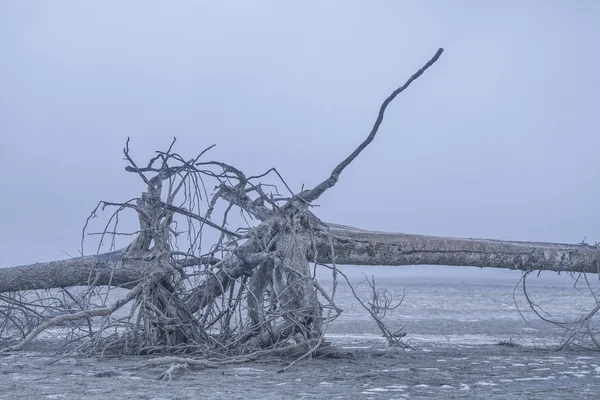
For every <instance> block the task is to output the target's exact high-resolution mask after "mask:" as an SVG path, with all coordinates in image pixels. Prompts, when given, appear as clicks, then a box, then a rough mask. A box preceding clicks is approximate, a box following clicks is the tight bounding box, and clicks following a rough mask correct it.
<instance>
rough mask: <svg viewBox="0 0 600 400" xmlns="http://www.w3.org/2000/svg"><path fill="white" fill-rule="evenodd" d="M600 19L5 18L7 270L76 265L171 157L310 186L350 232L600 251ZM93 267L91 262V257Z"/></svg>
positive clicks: (472, 4)
mask: <svg viewBox="0 0 600 400" xmlns="http://www.w3.org/2000/svg"><path fill="white" fill-rule="evenodd" d="M599 39H600V2H598V1H594V0H589V1H584V0H581V1H575V0H573V1H568V0H565V1H502V2H500V1H496V2H491V1H489V2H487V1H486V2H483V1H452V2H450V1H442V0H440V1H378V2H366V1H360V2H359V1H337V2H336V1H327V2H324V1H318V2H310V1H304V2H299V3H295V5H292V3H291V2H281V1H273V2H266V1H265V2H258V1H252V2H250V1H239V2H217V1H206V2H201V1H195V2H183V1H180V2H152V1H127V2H116V1H115V2H93V3H92V2H80V1H68V2H67V1H52V2H49V1H38V2H35V1H27V2H24V1H23V2H17V1H14V2H11V1H4V2H1V3H0V51H1V53H0V54H1V60H2V62H0V132H1V133H0V135H1V136H0V169H1V170H2V171H3V179H2V185H1V187H2V195H1V196H0V221H1V226H2V229H1V230H0V266H11V265H16V264H25V263H31V262H36V261H46V260H50V259H59V258H64V257H65V255H64V254H63V251H66V252H68V253H70V254H73V255H76V254H77V249H78V247H79V240H80V234H81V228H82V226H83V223H84V222H85V219H86V217H87V216H88V214H89V212H90V211H91V210H92V209H93V207H94V206H95V204H96V202H97V201H98V200H101V199H103V200H113V201H124V200H127V199H130V198H132V197H135V196H137V195H139V193H140V190H141V189H142V186H141V185H140V184H139V182H138V181H137V180H136V178H135V176H133V175H132V174H129V173H126V172H124V170H123V167H124V165H125V163H124V162H123V160H122V147H123V145H124V143H125V140H126V137H127V136H130V137H131V138H132V144H131V145H132V148H133V155H134V156H137V157H138V159H140V160H146V159H147V158H148V157H149V156H151V155H152V152H153V151H154V150H158V149H165V148H166V147H167V146H168V144H169V143H170V141H171V138H172V137H173V136H176V137H177V138H178V147H177V149H178V150H179V151H180V153H182V154H184V155H187V156H192V155H194V154H195V153H197V152H198V151H199V150H201V149H203V148H204V147H206V146H208V145H211V144H217V149H215V150H214V151H213V152H212V156H211V158H214V159H216V158H220V159H222V160H223V161H228V162H230V163H232V164H235V165H237V166H239V167H240V168H242V169H244V170H245V171H247V173H249V174H254V173H259V172H262V171H264V170H266V169H268V168H269V167H271V166H276V167H278V169H279V170H280V172H281V173H282V174H283V175H284V176H285V178H286V179H287V181H288V183H290V184H291V186H292V187H293V188H294V189H295V190H299V189H300V187H301V185H302V184H306V185H307V186H313V185H315V184H316V183H318V182H319V181H321V180H322V179H323V178H324V177H326V176H327V174H329V172H330V171H331V169H332V168H333V167H334V166H335V165H336V164H337V163H338V162H339V161H340V160H341V159H342V158H343V157H345V156H346V155H347V154H348V153H349V152H351V151H352V150H353V149H354V147H355V146H356V145H357V144H358V143H360V141H362V140H363V139H364V138H365V136H366V135H367V133H368V132H369V130H370V128H371V126H372V124H373V121H374V119H375V116H376V112H377V110H378V108H379V106H380V104H381V101H382V100H383V99H384V98H385V97H386V96H387V95H388V94H389V93H390V92H391V91H392V90H393V89H395V88H396V87H397V86H399V85H400V84H402V83H403V82H404V81H405V80H406V79H407V78H408V77H409V76H410V75H411V74H412V73H414V72H415V71H416V70H417V69H418V68H420V67H421V66H422V64H424V63H425V62H426V61H427V60H428V59H429V58H430V57H431V56H432V55H433V54H434V53H435V51H436V50H437V48H438V47H444V48H445V50H446V52H445V53H444V55H443V56H442V58H441V59H440V61H439V62H438V63H437V64H436V65H434V66H433V67H432V68H431V69H430V70H429V71H428V72H427V73H426V74H425V75H423V76H422V77H421V78H420V79H419V80H418V81H417V82H416V83H415V84H414V85H413V86H411V88H410V89H409V90H408V91H406V92H405V93H403V94H402V95H401V96H400V97H399V98H397V100H396V101H395V102H394V103H393V104H392V105H391V106H390V107H389V108H388V114H387V116H386V119H385V121H384V124H383V125H382V127H381V129H380V132H379V136H378V137H377V139H376V140H375V141H374V143H373V144H372V146H371V147H370V148H368V149H367V150H366V151H365V152H364V153H363V154H362V155H361V156H360V158H359V159H358V160H356V162H355V163H354V164H352V165H351V166H350V167H349V168H348V169H347V170H346V171H345V172H344V174H343V175H342V179H341V181H340V182H339V184H338V185H337V186H336V187H335V189H333V190H331V191H330V192H329V193H327V194H326V195H325V196H324V197H323V198H322V201H320V204H321V208H320V209H318V210H317V211H316V213H317V215H318V216H319V217H320V218H321V219H323V220H326V221H331V222H338V223H343V224H347V225H354V226H358V227H363V228H368V229H377V230H390V231H401V232H408V233H424V234H433V235H451V236H462V237H490V238H499V239H515V240H545V241H562V242H579V241H580V240H582V239H583V238H584V236H587V237H588V241H590V242H593V241H594V240H598V241H600V210H599V209H598V206H599V205H600V161H599V160H598V154H599V151H600V135H599V133H600V111H599V110H600V74H599V73H598V71H600V56H599V55H598V46H599ZM90 250H91V249H90Z"/></svg>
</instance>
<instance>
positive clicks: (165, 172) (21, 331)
mask: <svg viewBox="0 0 600 400" xmlns="http://www.w3.org/2000/svg"><path fill="white" fill-rule="evenodd" d="M442 51H443V50H442V49H439V50H438V51H437V52H436V54H435V55H434V57H433V58H432V59H431V60H430V61H429V62H427V63H426V64H425V66H423V68H421V69H420V70H419V71H417V72H416V73H415V74H414V75H413V76H412V77H411V78H410V79H409V80H408V81H407V82H406V83H405V84H404V85H403V86H401V87H400V88H398V89H396V90H395V91H394V92H393V93H392V94H391V95H390V96H389V97H388V98H387V99H386V100H385V101H384V102H383V104H382V105H381V108H380V111H379V114H378V117H377V119H376V121H375V124H374V126H373V129H372V130H371V132H370V134H369V135H368V137H367V138H366V140H365V141H364V142H363V143H362V144H361V145H360V146H359V147H358V148H356V150H355V151H354V152H353V153H352V154H350V155H349V156H348V157H347V158H346V159H345V160H343V161H342V162H341V163H340V164H339V165H338V166H337V167H336V168H335V169H334V170H333V171H332V173H331V175H330V176H329V177H328V178H327V179H325V180H324V181H323V182H321V183H320V184H319V185H317V186H316V187H314V188H312V189H308V190H303V191H301V192H300V193H293V192H292V190H291V189H290V188H289V187H288V185H287V184H286V183H285V181H284V180H283V178H282V177H281V176H280V175H279V173H278V172H277V170H276V169H274V168H272V169H270V170H269V171H267V172H266V173H264V174H260V175H255V176H247V175H246V174H244V173H243V172H242V171H241V170H239V169H238V168H235V167H234V166H232V165H230V164H227V163H224V162H221V161H204V158H203V157H204V156H205V154H206V153H207V151H208V150H210V147H209V148H208V149H206V150H204V151H202V152H201V153H200V154H198V155H197V156H196V157H194V158H192V159H184V158H183V157H182V156H181V155H179V154H178V153H176V152H174V151H173V148H174V144H175V141H173V143H172V144H171V146H170V147H169V149H168V150H167V151H165V152H157V154H156V155H155V156H154V157H153V158H152V159H151V160H150V161H149V162H148V163H147V164H145V166H139V165H138V164H137V163H136V162H135V161H134V160H133V159H132V157H131V156H130V152H129V140H128V141H127V144H126V146H125V148H124V155H125V159H126V160H127V162H128V165H127V167H126V170H127V171H128V172H131V173H134V174H136V175H137V176H138V177H139V178H140V179H141V180H142V181H143V182H144V184H145V185H146V187H147V189H146V191H145V192H144V193H142V195H141V196H140V197H139V198H135V199H132V200H130V201H128V202H124V203H114V202H104V201H103V202H100V203H99V204H98V206H97V207H96V209H95V210H94V211H93V212H92V214H91V216H90V218H88V221H87V223H86V228H87V226H88V223H89V222H90V221H91V219H93V218H95V217H96V214H97V212H98V211H99V210H100V209H102V210H104V209H105V208H107V207H113V208H114V210H115V211H114V212H113V213H112V214H111V216H110V217H109V219H108V222H107V224H106V225H105V227H104V229H103V230H102V232H99V234H100V237H101V239H100V242H101V243H102V242H103V240H104V239H105V238H109V237H111V236H113V237H114V235H117V234H118V216H119V214H120V213H121V212H124V211H127V210H132V211H134V212H135V213H136V214H137V217H138V220H139V230H138V231H137V232H135V239H134V240H133V241H132V242H131V243H130V244H129V245H128V246H127V247H125V248H123V249H120V250H116V251H112V252H110V253H104V254H97V255H93V256H86V257H83V256H82V257H79V258H73V259H69V260H63V261H53V262H47V263H38V264H33V265H25V266H17V267H11V268H5V269H0V294H2V295H0V301H2V302H3V303H4V307H3V308H0V318H3V319H2V324H1V325H0V340H4V342H5V343H7V345H6V346H5V348H4V349H3V350H0V351H11V350H18V349H20V348H22V347H23V346H24V345H25V344H27V343H29V342H30V341H31V340H33V339H34V338H35V337H37V336H38V335H39V334H41V333H42V332H44V331H45V330H47V329H49V328H52V327H56V326H59V325H60V324H65V323H70V322H74V321H80V320H86V321H88V324H87V326H86V327H85V329H84V330H82V331H77V332H79V333H74V332H76V327H77V328H78V327H79V325H76V326H75V327H73V329H72V330H71V334H72V336H75V338H76V339H80V340H84V339H85V340H86V341H87V343H88V345H89V346H90V347H91V348H93V349H101V350H102V352H103V351H105V350H106V349H108V348H110V349H114V350H118V351H122V352H125V353H130V354H131V353H133V354H142V353H152V352H168V353H171V354H172V353H184V352H195V353H198V352H200V353H202V354H203V355H204V356H206V357H209V356H211V355H212V356H214V355H215V354H218V355H221V356H225V355H226V356H230V357H231V356H237V357H241V358H239V360H248V359H251V358H252V357H254V356H256V355H257V354H262V352H264V351H279V352H281V351H282V349H289V348H290V346H291V347H294V346H295V345H294V344H293V343H296V344H297V345H298V346H305V348H306V349H307V352H306V353H305V354H311V353H312V352H313V351H314V350H315V349H317V348H319V346H321V345H322V343H323V335H324V332H325V331H326V329H327V324H328V322H329V321H331V320H333V319H334V318H335V317H336V316H337V315H338V314H339V312H341V310H340V309H339V308H338V307H336V305H335V288H336V284H337V281H336V276H337V274H338V271H337V267H336V265H339V264H352V265H394V266H400V265H432V264H433V265H454V266H475V267H494V268H511V269H518V270H522V271H524V272H529V271H532V270H550V271H557V272H568V273H598V272H599V271H600V248H598V247H597V246H589V245H585V244H578V245H575V244H556V243H538V242H514V241H499V240H489V239H457V238H444V237H434V236H422V235H410V234H400V233H387V232H373V231H366V230H361V229H358V228H352V227H347V226H342V225H336V224H331V223H325V222H322V221H321V220H319V219H318V218H317V217H316V216H315V215H314V214H313V213H312V212H311V210H310V209H311V206H312V205H313V204H314V202H316V201H317V200H318V199H319V198H320V196H321V195H322V194H323V193H325V192H326V191H327V190H329V189H331V188H332V187H334V186H335V184H336V182H337V181H338V179H339V177H340V175H341V173H342V172H343V170H344V169H345V168H346V167H347V166H348V165H349V164H350V163H351V162H352V161H353V160H354V159H355V158H356V157H357V156H358V155H359V154H360V153H361V152H362V151H363V150H364V149H365V148H366V147H367V146H368V145H369V144H370V143H371V142H372V141H373V139H374V138H375V135H376V134H377V132H378V130H379V127H380V125H381V123H382V121H383V116H384V112H385V110H386V108H387V107H388V105H389V104H390V103H391V102H392V101H393V99H394V98H395V97H396V96H397V95H398V94H400V93H401V92H403V91H404V90H405V89H406V88H407V87H408V86H409V85H410V84H411V83H412V82H413V81H414V80H416V79H417V78H418V77H419V76H421V74H422V73H423V72H424V71H425V70H427V69H428V68H429V67H430V66H431V65H433V64H434V63H435V62H436V61H437V60H438V58H439V57H440V55H441V54H442ZM270 177H274V178H275V179H277V180H278V181H279V183H280V184H283V186H284V187H285V188H286V189H287V191H288V192H289V194H286V195H281V194H280V193H279V192H278V190H277V188H276V186H275V185H272V184H269V183H266V182H265V181H264V180H265V179H267V178H270ZM209 183H210V184H213V185H214V187H215V189H214V192H213V193H212V194H209V191H208V189H207V187H208V184H209ZM234 209H236V210H239V211H240V213H241V215H242V217H243V218H244V220H245V221H246V226H245V227H244V228H241V229H238V230H231V229H230V228H229V220H230V219H231V211H232V210H234ZM216 221H217V222H216ZM180 226H185V229H184V230H179V227H180ZM86 228H84V235H85V233H86ZM207 231H210V232H212V234H213V235H214V236H215V237H217V239H216V240H215V241H214V243H212V244H211V245H210V246H207V245H206V244H205V243H204V242H203V238H205V237H206V236H207V235H206V234H205V233H206V232H207ZM182 237H185V239H182ZM82 253H83V252H82ZM311 264H315V265H316V264H321V265H323V264H327V265H328V266H329V267H330V268H331V269H332V274H333V276H334V286H333V289H332V290H331V292H327V291H326V290H324V289H323V288H322V287H321V286H320V285H319V283H318V282H317V281H316V279H315V277H314V275H313V274H312V273H311V268H310V265H311ZM73 286H84V287H85V288H86V289H85V290H83V291H81V292H79V294H76V295H73V294H71V292H69V291H66V293H67V294H68V297H69V298H70V299H71V300H73V302H74V304H75V306H76V310H73V309H70V308H68V307H65V306H64V302H62V301H58V303H57V300H56V295H52V296H50V297H51V298H52V299H53V300H52V301H50V303H48V302H44V301H37V302H35V303H34V302H31V301H30V299H28V298H27V296H26V295H24V294H23V291H31V290H40V289H61V288H67V287H73ZM115 287H117V288H122V289H127V290H128V291H127V292H126V294H124V295H123V296H121V298H119V299H118V300H114V301H112V302H110V304H109V305H106V302H107V301H108V295H107V293H108V292H106V291H105V292H103V293H104V295H105V297H104V300H103V304H101V305H97V304H94V302H93V301H92V298H93V297H94V296H98V294H99V292H98V288H105V289H106V290H109V289H107V288H115ZM372 288H373V290H374V291H375V284H374V282H373V283H372ZM53 296H54V297H53ZM63 298H64V293H63ZM42 300H43V299H42ZM57 304H59V305H60V307H58V306H57ZM127 304H130V305H131V307H130V311H129V313H127V314H122V315H119V314H118V311H119V310H120V309H121V308H122V307H124V306H125V305H127ZM386 304H388V303H386ZM57 309H61V310H58V311H57ZM596 311H597V310H596ZM97 317H103V318H105V319H104V320H103V321H102V322H100V323H99V324H96V325H94V324H92V322H91V319H93V318H97ZM374 317H375V318H376V316H375V315H374ZM590 318H591V316H590ZM378 323H380V321H378ZM109 330H110V331H111V332H113V333H111V334H109V333H108V332H109ZM382 330H384V329H383V328H382ZM15 332H17V333H16V334H15ZM81 332H83V333H81ZM387 332H390V331H389V330H388V331H387ZM389 335H391V333H390V334H389ZM389 335H388V336H389ZM590 335H592V336H593V332H592V331H591V330H590ZM388 336H386V337H388ZM17 338H18V339H19V340H16V339H17ZM389 340H390V342H391V336H390V337H389ZM1 343H2V342H0V344H1ZM9 344H10V345H9ZM229 361H231V359H230V360H229Z"/></svg>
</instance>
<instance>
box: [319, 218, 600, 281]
mask: <svg viewBox="0 0 600 400" xmlns="http://www.w3.org/2000/svg"><path fill="white" fill-rule="evenodd" d="M319 238H320V240H319V242H318V244H319V245H318V248H317V253H318V254H317V260H318V261H319V262H321V263H331V262H332V261H333V257H332V254H331V244H333V248H334V251H335V262H336V263H337V264H347V265H392V266H400V265H448V266H470V267H492V268H510V269H518V270H522V271H530V270H548V271H558V272H591V273H599V272H600V248H598V247H596V246H589V245H585V244H563V243H546V242H516V241H508V240H493V239H459V238H451V237H438V236H425V235H411V234H404V233H389V232H374V231H366V230H362V229H358V228H353V227H348V226H343V225H335V224H328V231H327V230H321V232H320V233H319Z"/></svg>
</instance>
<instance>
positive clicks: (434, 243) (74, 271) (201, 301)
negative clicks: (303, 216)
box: [0, 224, 600, 311]
mask: <svg viewBox="0 0 600 400" xmlns="http://www.w3.org/2000/svg"><path fill="white" fill-rule="evenodd" d="M327 226H328V231H327V230H326V229H322V230H321V231H319V232H318V233H317V261H318V262H320V263H324V264H329V263H331V262H332V261H333V257H332V254H331V244H333V249H334V252H335V262H336V264H338V265H390V266H401V265H448V266H471V267H492V268H509V269H518V270H523V271H529V270H548V271H558V272H591V273H598V272H600V248H597V247H594V246H588V245H582V244H562V243H546V242H515V241H507V240H492V239H459V238H450V237H438V236H425V235H411V234H404V233H389V232H375V231H366V230H362V229H358V228H353V227H348V226H343V225H336V224H327ZM246 247H249V248H252V247H254V246H250V243H248V244H247V245H245V246H242V248H243V249H244V250H246ZM312 259H313V255H312V254H310V255H309V260H312ZM117 260H119V252H113V253H105V254H101V255H99V256H89V257H82V258H73V259H69V260H62V261H52V262H47V263H38V264H31V265H23V266H19V267H12V268H3V269H0V293H3V292H11V291H17V290H30V289H50V288H57V287H67V286H75V285H83V284H88V283H91V282H95V283H96V285H111V286H130V285H131V284H132V283H133V282H136V281H138V280H139V279H140V278H141V277H140V276H139V273H136V270H137V271H139V270H140V269H139V268H134V267H133V265H132V261H127V262H125V263H118V264H117ZM223 263H224V264H225V265H224V266H229V268H224V269H223V270H222V271H223V273H222V274H219V275H215V276H214V277H213V278H211V279H209V280H208V281H207V283H206V284H205V285H203V286H202V287H201V288H196V289H195V290H193V291H192V293H191V294H190V296H189V297H188V301H189V303H188V305H189V306H190V307H191V309H192V310H194V311H195V310H198V309H199V308H202V307H203V305H205V304H207V303H209V302H210V301H211V300H212V298H214V297H215V296H218V295H220V294H221V293H222V291H223V289H224V288H226V287H227V282H228V281H230V280H235V279H237V278H239V277H240V276H241V275H242V274H244V273H249V272H250V271H251V270H252V269H253V267H254V265H258V260H257V261H256V262H254V263H248V262H246V261H244V260H242V259H241V258H240V257H238V256H237V255H232V256H231V257H229V258H226V259H225V260H223ZM201 293H202V294H201ZM203 295H204V296H206V297H204V298H202V297H203Z"/></svg>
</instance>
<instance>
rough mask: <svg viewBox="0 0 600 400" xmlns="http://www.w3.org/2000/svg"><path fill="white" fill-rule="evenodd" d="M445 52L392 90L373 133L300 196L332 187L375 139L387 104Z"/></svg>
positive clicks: (312, 196) (311, 195) (311, 196)
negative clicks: (313, 186) (328, 175)
mask: <svg viewBox="0 0 600 400" xmlns="http://www.w3.org/2000/svg"><path fill="white" fill-rule="evenodd" d="M443 52H444V49H442V48H440V49H438V51H437V52H436V53H435V55H434V56H433V58H432V59H431V60H429V61H428V62H427V64H425V65H424V66H423V67H422V68H421V69H420V70H418V71H417V72H416V73H415V74H414V75H413V76H411V77H410V79H409V80H408V81H406V83H405V84H404V85H402V86H401V87H399V88H398V89H396V90H394V91H393V92H392V94H391V95H390V96H389V97H388V98H387V99H385V101H384V102H383V103H382V104H381V108H380V109H379V114H378V115H377V120H375V125H373V129H371V133H370V134H369V136H368V137H367V138H366V139H365V141H364V142H362V143H361V144H360V146H358V147H357V148H356V150H354V151H353V152H352V154H350V155H349V156H348V157H347V158H346V159H345V160H344V161H342V162H341V163H340V164H339V165H338V166H337V167H335V168H334V170H333V171H332V172H331V176H330V177H329V178H327V179H326V180H324V181H323V182H321V183H320V184H319V185H317V186H316V187H315V188H313V189H311V190H307V191H305V192H303V193H301V195H300V196H301V197H302V199H303V200H305V201H307V202H309V203H310V202H312V201H315V200H317V199H318V198H319V197H320V196H321V195H322V194H323V193H325V191H326V190H327V189H330V188H332V187H333V186H334V185H335V184H336V183H337V181H338V179H339V177H340V174H341V173H342V171H343V170H344V168H346V167H347V166H348V165H350V163H351V162H352V161H354V159H355V158H356V157H358V155H359V154H360V153H361V152H362V151H363V150H364V149H365V148H366V147H367V146H368V145H369V144H370V143H371V142H372V141H373V139H375V135H376V134H377V131H378V130H379V126H380V125H381V123H382V122H383V114H384V113H385V109H386V108H387V106H388V105H389V104H390V103H391V102H392V101H393V100H394V99H395V98H396V96H398V95H399V94H400V93H402V92H403V91H404V90H405V89H406V88H408V87H409V86H410V84H411V83H413V81H415V80H416V79H417V78H418V77H420V76H421V75H422V74H423V72H425V71H426V70H427V68H429V67H431V66H432V65H433V64H434V63H435V62H436V61H437V60H438V58H440V56H441V55H442V53H443Z"/></svg>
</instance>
